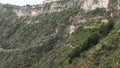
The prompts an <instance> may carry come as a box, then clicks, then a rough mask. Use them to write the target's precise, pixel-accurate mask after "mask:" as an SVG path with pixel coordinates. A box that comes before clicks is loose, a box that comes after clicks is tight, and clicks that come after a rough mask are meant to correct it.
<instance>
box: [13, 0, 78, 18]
mask: <svg viewBox="0 0 120 68" xmlns="http://www.w3.org/2000/svg"><path fill="white" fill-rule="evenodd" d="M76 2H77V0H69V1H64V0H45V1H44V3H43V4H40V5H36V6H31V5H27V6H24V7H19V8H15V9H14V10H13V11H14V12H15V13H16V15H17V16H18V17H22V16H37V15H40V14H46V13H49V14H50V13H53V12H60V11H63V10H66V9H68V8H70V7H71V6H73V5H75V4H76Z"/></svg>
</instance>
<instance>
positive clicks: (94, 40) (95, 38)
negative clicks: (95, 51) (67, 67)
mask: <svg viewBox="0 0 120 68" xmlns="http://www.w3.org/2000/svg"><path fill="white" fill-rule="evenodd" d="M100 38H101V35H100V34H99V33H98V32H94V33H92V34H91V35H90V36H89V38H88V39H87V40H86V41H85V42H84V44H83V45H82V47H81V48H80V47H76V48H75V49H73V50H72V53H71V55H70V59H69V63H70V64H71V63H72V61H73V59H75V58H76V57H79V56H80V54H81V53H82V52H84V51H86V50H88V49H90V48H91V47H92V46H94V45H96V44H98V43H99V40H100Z"/></svg>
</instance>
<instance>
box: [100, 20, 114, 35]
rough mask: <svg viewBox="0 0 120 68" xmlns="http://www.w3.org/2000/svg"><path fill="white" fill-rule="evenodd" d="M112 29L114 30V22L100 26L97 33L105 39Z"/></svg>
mask: <svg viewBox="0 0 120 68" xmlns="http://www.w3.org/2000/svg"><path fill="white" fill-rule="evenodd" d="M113 28H114V21H113V20H111V21H110V22H109V23H107V24H103V25H101V27H100V31H99V32H100V34H101V35H102V36H103V37H105V36H107V34H108V33H109V32H110V31H111V30H112V29H113Z"/></svg>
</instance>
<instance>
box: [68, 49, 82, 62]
mask: <svg viewBox="0 0 120 68" xmlns="http://www.w3.org/2000/svg"><path fill="white" fill-rule="evenodd" d="M80 52H81V49H80V48H79V47H76V48H75V49H73V50H72V53H71V55H70V59H69V63H70V64H71V63H72V60H73V59H74V58H76V57H79V56H80Z"/></svg>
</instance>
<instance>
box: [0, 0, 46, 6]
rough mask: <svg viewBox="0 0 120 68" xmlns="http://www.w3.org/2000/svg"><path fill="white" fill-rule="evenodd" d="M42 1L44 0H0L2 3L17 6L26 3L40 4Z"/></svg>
mask: <svg viewBox="0 0 120 68" xmlns="http://www.w3.org/2000/svg"><path fill="white" fill-rule="evenodd" d="M43 1H44V0H0V2H1V3H4V4H13V5H19V6H23V5H26V4H30V5H35V4H40V3H42V2H43Z"/></svg>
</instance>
